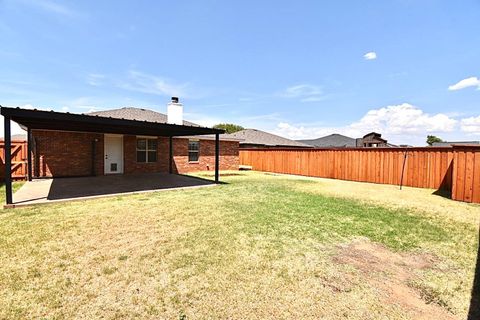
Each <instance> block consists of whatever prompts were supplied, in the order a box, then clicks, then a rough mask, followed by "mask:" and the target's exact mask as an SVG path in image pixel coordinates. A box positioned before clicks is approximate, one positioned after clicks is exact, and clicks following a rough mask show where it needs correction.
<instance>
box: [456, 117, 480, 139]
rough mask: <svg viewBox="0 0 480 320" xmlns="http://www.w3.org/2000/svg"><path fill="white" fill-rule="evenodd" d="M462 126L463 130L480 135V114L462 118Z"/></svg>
mask: <svg viewBox="0 0 480 320" xmlns="http://www.w3.org/2000/svg"><path fill="white" fill-rule="evenodd" d="M460 127H461V129H462V131H463V132H466V133H468V134H474V135H480V116H478V117H470V118H465V119H462V122H461V124H460Z"/></svg>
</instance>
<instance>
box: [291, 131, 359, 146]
mask: <svg viewBox="0 0 480 320" xmlns="http://www.w3.org/2000/svg"><path fill="white" fill-rule="evenodd" d="M297 141H299V142H302V143H306V144H308V145H311V146H314V147H319V148H331V147H334V148H342V147H352V148H353V147H356V145H357V143H356V139H354V138H350V137H347V136H343V135H341V134H337V133H334V134H331V135H328V136H325V137H321V138H318V139H312V140H297Z"/></svg>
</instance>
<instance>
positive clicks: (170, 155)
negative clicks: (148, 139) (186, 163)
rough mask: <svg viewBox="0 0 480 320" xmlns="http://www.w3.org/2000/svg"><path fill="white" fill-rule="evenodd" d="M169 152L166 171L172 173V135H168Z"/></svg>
mask: <svg viewBox="0 0 480 320" xmlns="http://www.w3.org/2000/svg"><path fill="white" fill-rule="evenodd" d="M169 148H170V151H169V154H168V159H169V161H168V173H170V174H172V173H173V137H172V136H170V139H169Z"/></svg>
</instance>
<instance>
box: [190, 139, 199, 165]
mask: <svg viewBox="0 0 480 320" xmlns="http://www.w3.org/2000/svg"><path fill="white" fill-rule="evenodd" d="M199 154H200V141H198V140H189V141H188V162H197V161H198V158H199Z"/></svg>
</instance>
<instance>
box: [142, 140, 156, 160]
mask: <svg viewBox="0 0 480 320" xmlns="http://www.w3.org/2000/svg"><path fill="white" fill-rule="evenodd" d="M137 162H157V139H156V138H137Z"/></svg>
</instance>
